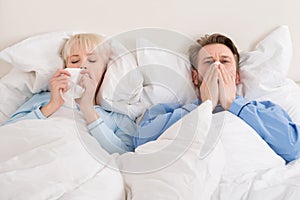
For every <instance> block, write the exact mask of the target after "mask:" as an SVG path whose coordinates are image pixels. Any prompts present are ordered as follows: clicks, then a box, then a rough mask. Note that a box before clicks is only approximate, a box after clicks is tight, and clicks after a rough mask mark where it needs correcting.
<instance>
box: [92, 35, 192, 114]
mask: <svg viewBox="0 0 300 200" xmlns="http://www.w3.org/2000/svg"><path fill="white" fill-rule="evenodd" d="M136 41H137V44H136V48H137V49H136V56H137V61H138V62H137V63H136V61H135V58H134V56H133V53H131V52H128V50H127V49H115V51H116V52H117V54H116V55H115V56H114V58H113V59H112V63H111V64H110V65H109V66H108V70H107V72H106V76H105V78H104V81H103V85H102V86H101V90H100V91H101V92H100V93H99V95H98V97H97V99H98V101H99V102H101V105H102V106H103V107H105V108H106V109H108V110H112V111H117V112H120V113H124V114H127V115H128V116H129V117H131V118H132V119H134V120H135V119H137V118H139V117H141V116H142V114H143V113H144V112H145V110H146V109H147V108H149V107H151V106H152V105H156V104H158V103H182V104H186V103H190V102H192V101H194V100H195V99H196V98H197V96H196V93H195V90H194V86H193V83H192V80H191V72H190V62H189V61H188V58H187V57H186V56H184V55H183V54H180V53H176V52H174V51H171V50H169V49H165V48H159V47H156V46H155V44H153V43H151V42H150V41H147V40H145V39H141V38H140V39H137V40H136ZM113 49H114V48H113Z"/></svg>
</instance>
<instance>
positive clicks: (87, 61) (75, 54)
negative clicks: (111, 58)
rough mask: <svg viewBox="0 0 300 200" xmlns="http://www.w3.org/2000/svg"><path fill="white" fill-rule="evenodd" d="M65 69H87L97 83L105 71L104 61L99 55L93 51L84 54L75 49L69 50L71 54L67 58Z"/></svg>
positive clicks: (80, 50)
mask: <svg viewBox="0 0 300 200" xmlns="http://www.w3.org/2000/svg"><path fill="white" fill-rule="evenodd" d="M66 67H67V68H83V69H87V70H88V71H89V72H90V74H94V75H95V77H97V81H98V82H99V81H100V80H101V77H102V75H103V73H104V71H105V66H104V61H103V58H102V57H101V55H100V54H99V53H97V52H95V51H91V52H86V51H85V50H83V49H79V48H76V47H75V48H72V49H71V54H70V56H69V57H68V58H67V62H66Z"/></svg>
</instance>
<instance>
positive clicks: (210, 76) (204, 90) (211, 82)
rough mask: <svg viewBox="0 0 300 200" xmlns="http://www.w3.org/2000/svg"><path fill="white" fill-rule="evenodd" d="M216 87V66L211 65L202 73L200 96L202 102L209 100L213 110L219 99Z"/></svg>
mask: <svg viewBox="0 0 300 200" xmlns="http://www.w3.org/2000/svg"><path fill="white" fill-rule="evenodd" d="M218 93H219V89H218V67H217V65H213V66H211V67H210V68H209V69H208V70H207V71H206V73H205V74H204V77H203V81H202V83H201V85H200V96H201V100H202V102H204V101H206V100H208V99H209V100H211V101H212V105H213V108H212V109H213V110H214V109H215V107H216V106H217V104H218V99H219V94H218Z"/></svg>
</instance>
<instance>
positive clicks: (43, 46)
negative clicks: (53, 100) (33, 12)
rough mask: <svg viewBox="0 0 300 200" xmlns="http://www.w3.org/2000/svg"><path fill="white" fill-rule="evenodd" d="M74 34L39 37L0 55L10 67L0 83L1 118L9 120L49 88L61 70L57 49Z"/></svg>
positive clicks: (51, 34) (58, 33)
mask: <svg viewBox="0 0 300 200" xmlns="http://www.w3.org/2000/svg"><path fill="white" fill-rule="evenodd" d="M75 33H77V32H71V31H69V32H67V31H62V32H51V33H45V34H39V35H36V36H32V37H29V38H27V39H25V40H23V41H21V42H18V43H16V44H14V45H12V46H10V47H8V48H6V49H4V50H2V51H1V52H0V60H3V61H5V62H7V63H9V64H11V65H12V66H13V69H12V70H11V71H10V72H9V73H8V74H7V75H5V76H4V77H2V78H1V80H0V87H1V90H0V95H1V103H0V111H1V112H2V113H3V114H4V115H6V116H10V115H11V114H12V113H13V112H15V111H16V109H17V108H18V107H19V106H20V105H21V104H22V103H24V102H25V101H26V100H27V99H28V98H30V97H31V96H32V94H33V93H38V92H40V91H43V90H46V89H47V88H48V84H49V80H50V78H51V76H52V74H53V73H54V72H55V71H56V69H58V68H61V67H62V66H63V60H62V59H61V56H60V49H61V47H62V45H63V44H64V43H65V41H66V40H67V39H68V38H69V37H70V36H71V35H73V34H75ZM0 123H1V122H0Z"/></svg>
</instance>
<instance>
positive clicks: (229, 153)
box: [0, 26, 300, 200]
mask: <svg viewBox="0 0 300 200" xmlns="http://www.w3.org/2000/svg"><path fill="white" fill-rule="evenodd" d="M57 34H58V35H59V36H57ZM61 34H62V33H56V34H53V33H52V34H45V35H43V37H45V38H46V40H43V41H44V42H50V43H51V45H50V46H51V47H52V42H51V40H50V41H49V40H48V37H53V36H55V37H58V38H57V39H58V41H61V39H64V38H65V33H63V38H61ZM45 38H44V39H45ZM278 38H280V40H279V39H278ZM40 39H41V37H34V38H32V39H31V40H27V41H32V40H33V41H35V42H34V43H32V42H30V43H29V44H28V43H26V42H25V43H24V42H23V43H21V44H23V45H24V44H26V45H25V47H28V45H29V47H32V46H35V45H37V44H40ZM288 41H290V35H289V31H288V28H287V27H285V26H283V27H281V28H278V29H277V30H275V31H274V33H272V34H270V36H268V37H267V39H266V40H263V41H261V42H260V43H259V45H258V46H257V48H256V49H255V50H254V51H252V52H245V53H243V54H242V55H243V59H244V65H242V66H241V73H242V76H243V83H242V85H240V87H239V89H240V90H239V92H240V94H243V95H245V96H247V97H248V98H249V99H254V98H257V99H260V100H272V101H274V102H275V103H277V104H279V105H281V106H282V107H283V108H284V109H285V110H286V111H287V112H288V113H289V115H290V116H291V118H292V119H293V120H294V121H295V122H296V123H298V124H300V104H299V102H300V89H299V87H298V86H297V85H296V84H295V83H294V82H293V81H291V80H289V79H287V78H286V77H285V74H286V72H287V70H288V64H287V63H288V62H289V59H290V56H291V53H292V51H291V46H290V45H284V44H286V43H287V42H288ZM34 44H35V45H34ZM273 44H276V46H277V48H278V49H279V50H278V51H276V50H275V49H274V46H273ZM38 46H39V45H38ZM21 47H22V45H21ZM23 47H24V46H23ZM14 48H17V49H18V48H20V46H18V45H17V46H14V47H12V48H10V50H11V51H9V52H10V54H9V56H8V55H7V56H6V57H7V58H22V56H24V55H23V54H17V55H14V54H15V53H17V52H18V51H14V50H13V49H14ZM270 49H273V50H274V52H273V51H269V50H270ZM23 50H24V49H23ZM25 50H26V48H25ZM45 50H47V49H45ZM51 50H55V49H52V48H51ZM122 50H123V49H122ZM149 50H151V49H145V51H143V52H139V53H138V54H137V55H136V56H137V58H138V59H137V60H136V57H134V56H133V55H131V54H127V56H128V57H127V58H126V57H121V58H123V59H121V60H120V59H119V60H117V61H115V63H119V64H116V65H112V66H114V67H112V66H111V68H110V69H109V70H108V72H107V73H108V74H109V72H110V71H111V73H110V74H109V75H108V76H107V77H109V78H108V80H107V81H111V84H107V85H106V86H107V88H106V89H107V90H106V93H104V94H106V98H107V99H108V100H112V102H108V104H109V103H111V104H112V105H114V106H115V107H116V108H115V109H116V110H121V109H120V108H123V110H121V111H123V112H125V114H128V115H129V116H133V118H135V117H137V116H139V115H140V114H141V112H142V110H143V109H145V108H144V104H143V103H145V102H139V100H140V99H141V98H140V96H142V97H143V95H142V94H143V92H145V90H144V89H145V85H144V84H145V82H144V81H145V80H146V79H150V78H151V77H147V76H146V75H149V74H150V75H151V73H145V74H138V75H143V76H140V77H136V74H133V73H134V72H136V71H134V69H136V68H137V67H141V66H143V65H149V63H145V61H147V62H148V61H151V62H153V63H161V61H162V60H161V56H160V55H161V53H160V52H157V53H158V54H154V53H153V52H151V51H149ZM55 51H56V50H55ZM280 51H282V52H287V53H285V54H278V52H280ZM5 52H6V53H7V50H6V51H3V52H2V55H6V53H5ZM125 52H127V50H126V49H125ZM268 52H273V54H272V55H264V53H267V54H268ZM46 55H47V54H46ZM164 55H165V54H164ZM251 55H252V56H253V57H251ZM257 55H259V56H258V57H257ZM15 56H16V57H15ZM19 56H21V57H19ZM279 56H282V57H279ZM56 57H59V56H58V55H56ZM274 57H275V58H277V59H278V60H280V59H281V58H282V59H285V60H286V61H285V62H280V63H279V64H280V65H279V64H278V65H276V68H274V63H273V60H274V59H273V58H274ZM25 58H27V57H26V56H25ZM125 58H126V59H125ZM163 58H165V56H163ZM247 58H248V60H247ZM249 58H250V59H249ZM45 59H46V58H45ZM21 60H22V59H21ZM41 60H42V61H44V58H41ZM54 60H55V61H57V60H56V59H54ZM166 60H167V61H168V59H166ZM166 60H165V61H166ZM12 61H16V59H12ZM28 61H30V62H31V61H32V62H33V61H37V60H35V59H29V60H28ZM137 61H138V62H137ZM253 61H255V62H254V63H255V65H252V64H253V63H252V62H253ZM22 62H23V61H22ZM143 62H144V63H143ZM51 63H52V62H51ZM51 63H49V67H52V64H51ZM128 63H129V64H128ZM179 63H180V62H178V61H177V62H173V63H172V64H171V66H174V65H177V64H178V69H184V70H185V71H184V72H181V71H179V73H178V74H180V75H184V74H185V76H186V80H188V81H186V83H188V84H190V82H189V81H190V79H189V78H190V77H189V73H185V72H186V69H187V68H181V66H180V64H179ZM50 64H51V65H50ZM150 64H151V63H150ZM138 65H139V66H138ZM140 65H141V66H140ZM26 66H27V67H28V68H25V69H24V68H22V66H21V65H16V66H15V68H14V69H13V70H12V71H11V73H9V74H8V76H5V77H4V78H2V79H1V82H0V83H1V84H0V89H1V90H0V93H1V94H2V96H1V99H0V107H1V109H0V122H2V121H4V120H5V119H7V117H8V116H9V115H10V114H11V113H12V112H14V111H15V109H16V108H17V107H18V106H19V105H20V104H21V103H23V102H24V101H25V100H26V99H27V98H29V97H30V96H31V95H32V92H39V91H41V90H42V89H43V88H36V87H34V86H39V87H41V86H40V85H43V86H45V87H46V85H47V83H48V80H47V79H45V77H43V73H42V72H45V71H44V70H45V69H44V68H43V67H44V66H40V65H38V66H39V67H40V68H38V69H36V67H37V66H36V65H35V64H33V65H26ZM120 66H121V67H123V68H122V69H123V71H122V70H120V69H118V67H120ZM261 66H264V67H263V71H260V70H261V69H262V67H261ZM126 67H127V68H126ZM47 69H48V68H47ZM51 69H52V68H51ZM39 70H40V71H39ZM252 70H254V71H252ZM46 71H47V70H46ZM257 71H260V72H261V73H259V75H260V76H258V75H257V73H256V72H257ZM116 72H119V73H120V74H118V73H116ZM249 72H254V76H248V75H249V74H250V73H249ZM271 72H272V73H271ZM45 74H47V76H49V73H45ZM45 74H44V75H45ZM154 74H155V73H154ZM252 74H253V73H252ZM112 75H115V76H116V77H113V76H112ZM118 75H119V76H118ZM129 75H134V76H133V77H135V78H132V76H129ZM266 76H268V77H266ZM16 77H18V78H17V79H16ZM22 77H23V79H22ZM123 77H124V79H123ZM274 77H275V78H276V79H275V78H274ZM48 78H49V77H48ZM114 78H116V79H114ZM152 78H153V77H152ZM154 78H157V77H154ZM121 79H122V80H123V81H124V82H121V81H120V80H121ZM37 80H40V81H42V82H43V83H45V84H39V83H41V82H39V81H37ZM115 80H117V81H115ZM154 80H156V79H154ZM164 80H167V79H164ZM183 80H184V81H185V79H183ZM262 80H263V81H262ZM119 81H120V82H119ZM24 82H25V83H24ZM150 82H151V81H150ZM120 83H121V84H120ZM161 83H162V82H161ZM171 83H176V84H178V85H180V86H182V85H183V84H181V83H182V82H181V83H180V82H175V81H171ZM116 85H121V86H122V87H121V92H124V93H121V92H120V93H117V95H116V94H115V93H114V92H115V91H114V90H111V88H112V87H116ZM157 85H159V84H157ZM166 85H167V84H165V85H163V86H166ZM129 86H130V87H129ZM149 86H150V88H152V87H153V85H151V84H150V85H149ZM124 88H125V89H128V88H130V89H131V90H132V91H133V93H131V92H129V93H128V91H123V90H122V89H124ZM173 88H174V91H176V92H175V94H176V95H177V96H176V97H178V101H182V102H183V103H184V102H185V101H187V100H185V99H184V97H185V96H186V92H189V91H185V90H184V89H181V87H179V86H178V87H177V86H176V87H173ZM102 89H103V88H102ZM149 91H150V92H153V93H151V94H148V97H149V99H150V100H151V101H152V102H156V103H157V102H165V100H169V99H174V98H173V97H174V94H173V93H171V94H169V93H168V92H167V90H164V91H165V93H164V94H163V95H164V99H163V98H162V96H159V93H155V92H157V91H158V90H157V89H155V90H154V89H153V90H148V92H149ZM172 91H173V90H172ZM8 92H9V94H10V95H7V94H8ZM126 92H127V93H126ZM132 94H134V95H132ZM115 95H116V96H115ZM172 95H173V96H172ZM257 95H260V96H257ZM282 96H284V97H285V98H281V97H282ZM110 97H113V98H115V97H118V98H121V100H122V101H119V100H120V99H117V100H116V99H110ZM129 97H130V98H131V99H130V98H129ZM122 98H123V99H122ZM128 98H129V99H128ZM189 98H192V99H193V98H194V97H193V96H189ZM113 100H116V102H119V104H118V103H116V102H114V101H113ZM153 100H154V101H153ZM151 101H149V102H151ZM138 103H141V104H138ZM109 105H110V104H109ZM147 106H148V104H147ZM140 108H142V109H140ZM178 134H179V135H178ZM186 136H189V137H187V138H186ZM169 146H171V148H168V147H169ZM299 168H300V161H299V160H297V161H294V162H293V163H290V164H288V165H285V163H284V160H283V159H282V158H281V157H279V156H278V155H276V154H275V153H274V152H273V151H272V150H271V149H270V148H269V147H268V145H267V144H266V143H265V142H264V141H263V140H262V139H261V138H260V137H259V136H258V135H257V134H256V133H255V131H254V130H253V129H252V128H251V127H249V126H248V125H247V124H245V123H244V122H243V121H242V120H240V119H239V118H237V117H236V116H234V115H232V114H230V113H229V112H222V113H218V114H214V115H212V114H211V107H210V104H209V103H208V102H207V103H204V104H202V106H200V107H199V108H198V109H196V110H195V111H194V112H191V113H190V114H189V115H186V117H184V118H182V119H181V120H179V121H178V122H177V123H176V124H174V125H173V126H172V127H170V128H169V129H168V130H167V131H166V132H165V133H164V134H163V135H162V136H161V137H160V138H159V139H158V140H157V141H153V142H150V143H147V144H145V145H142V146H140V147H139V148H138V149H137V150H136V152H135V153H126V154H123V155H122V156H118V155H117V154H115V155H112V156H110V155H108V154H107V153H106V152H105V151H104V150H103V149H101V147H100V145H99V144H98V143H97V142H96V140H95V139H94V138H92V137H91V136H90V135H89V133H88V131H87V129H86V126H85V122H84V120H83V119H82V117H81V116H80V114H79V113H77V112H73V111H72V110H70V109H67V108H64V109H62V110H60V111H59V112H58V113H56V114H55V115H53V116H52V117H51V118H49V119H47V120H26V121H21V122H17V123H15V124H11V125H7V126H3V127H0V199H26V200H30V199H38V200H42V199H72V200H73V199H87V200H88V199H126V198H127V199H137V200H142V199H164V200H165V199H172V200H173V199H184V200H186V199H195V200H198V199H283V198H284V199H296V198H297V197H299V193H300V178H299V177H300V169H299Z"/></svg>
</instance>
